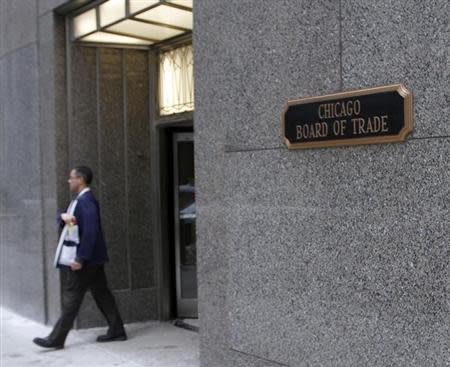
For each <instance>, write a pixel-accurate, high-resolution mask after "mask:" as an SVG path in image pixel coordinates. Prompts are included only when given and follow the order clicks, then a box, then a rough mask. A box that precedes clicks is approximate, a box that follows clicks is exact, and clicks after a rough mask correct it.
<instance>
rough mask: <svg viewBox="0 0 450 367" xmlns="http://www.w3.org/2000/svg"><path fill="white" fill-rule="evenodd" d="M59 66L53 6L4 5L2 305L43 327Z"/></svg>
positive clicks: (51, 295) (53, 310)
mask: <svg viewBox="0 0 450 367" xmlns="http://www.w3.org/2000/svg"><path fill="white" fill-rule="evenodd" d="M53 2H54V3H62V2H63V1H61V0H60V1H53ZM54 5H57V4H54ZM64 65H65V58H64V21H63V20H62V19H61V18H58V17H56V16H54V15H53V12H52V7H51V5H50V1H47V2H37V1H31V0H23V1H6V0H1V1H0V117H1V118H0V121H1V125H0V126H1V134H0V145H1V158H0V159H1V170H0V177H1V178H0V204H1V207H0V250H1V274H0V277H1V303H2V305H4V306H6V307H8V308H10V309H13V310H14V311H15V312H18V313H20V314H22V315H24V316H27V317H29V318H32V319H35V320H38V321H41V322H53V321H54V319H55V316H56V315H57V314H58V312H59V305H60V299H59V292H58V290H59V278H58V276H57V272H55V271H54V270H53V269H52V266H51V258H52V256H53V252H54V243H55V241H57V234H56V225H55V212H56V208H57V191H56V173H57V161H58V160H59V157H57V156H56V154H55V153H56V144H57V140H56V136H55V131H56V126H57V125H58V124H59V123H60V122H61V120H63V119H64V118H65V88H64V85H65V76H64Z"/></svg>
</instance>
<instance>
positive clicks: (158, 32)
mask: <svg viewBox="0 0 450 367" xmlns="http://www.w3.org/2000/svg"><path fill="white" fill-rule="evenodd" d="M69 25H70V35H71V40H72V41H75V42H82V43H90V44H110V45H111V44H114V45H127V46H134V47H139V48H141V47H144V48H147V47H149V46H152V45H155V44H158V43H161V42H164V41H167V40H170V39H174V38H178V37H182V36H184V35H186V34H190V33H192V0H165V1H163V0H106V1H97V2H94V4H93V5H91V6H89V7H86V8H84V10H81V11H80V12H77V13H76V14H74V15H72V16H71V18H70V22H69Z"/></svg>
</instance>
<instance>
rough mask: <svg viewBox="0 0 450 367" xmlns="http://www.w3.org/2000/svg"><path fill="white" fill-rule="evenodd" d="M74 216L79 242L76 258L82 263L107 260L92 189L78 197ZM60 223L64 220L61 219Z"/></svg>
mask: <svg viewBox="0 0 450 367" xmlns="http://www.w3.org/2000/svg"><path fill="white" fill-rule="evenodd" d="M77 200H78V202H77V206H76V207H75V212H74V216H75V218H76V220H77V224H78V231H79V235H80V243H79V245H78V249H77V258H76V260H77V261H78V262H80V263H82V264H84V265H101V264H104V263H105V262H107V261H108V254H107V252H106V244H105V239H104V236H103V230H102V224H101V220H100V206H99V204H98V201H97V199H96V198H95V197H94V195H93V194H92V191H90V190H89V191H87V192H85V193H84V194H83V195H81V196H80V197H79V198H78V199H77ZM61 224H62V225H63V224H64V222H63V221H62V223H61Z"/></svg>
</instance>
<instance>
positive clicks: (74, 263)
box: [70, 261, 83, 271]
mask: <svg viewBox="0 0 450 367" xmlns="http://www.w3.org/2000/svg"><path fill="white" fill-rule="evenodd" d="M82 267H83V265H81V264H80V263H77V262H76V261H75V262H73V263H72V264H70V268H71V269H72V271H77V270H80V269H81V268H82Z"/></svg>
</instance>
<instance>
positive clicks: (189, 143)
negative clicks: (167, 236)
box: [173, 133, 197, 317]
mask: <svg viewBox="0 0 450 367" xmlns="http://www.w3.org/2000/svg"><path fill="white" fill-rule="evenodd" d="M173 149H174V151H173V157H174V162H173V163H174V164H173V166H174V213H175V267H176V288H177V317H197V251H196V236H195V219H196V211H195V181H194V141H193V135H192V133H176V134H174V139H173Z"/></svg>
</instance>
